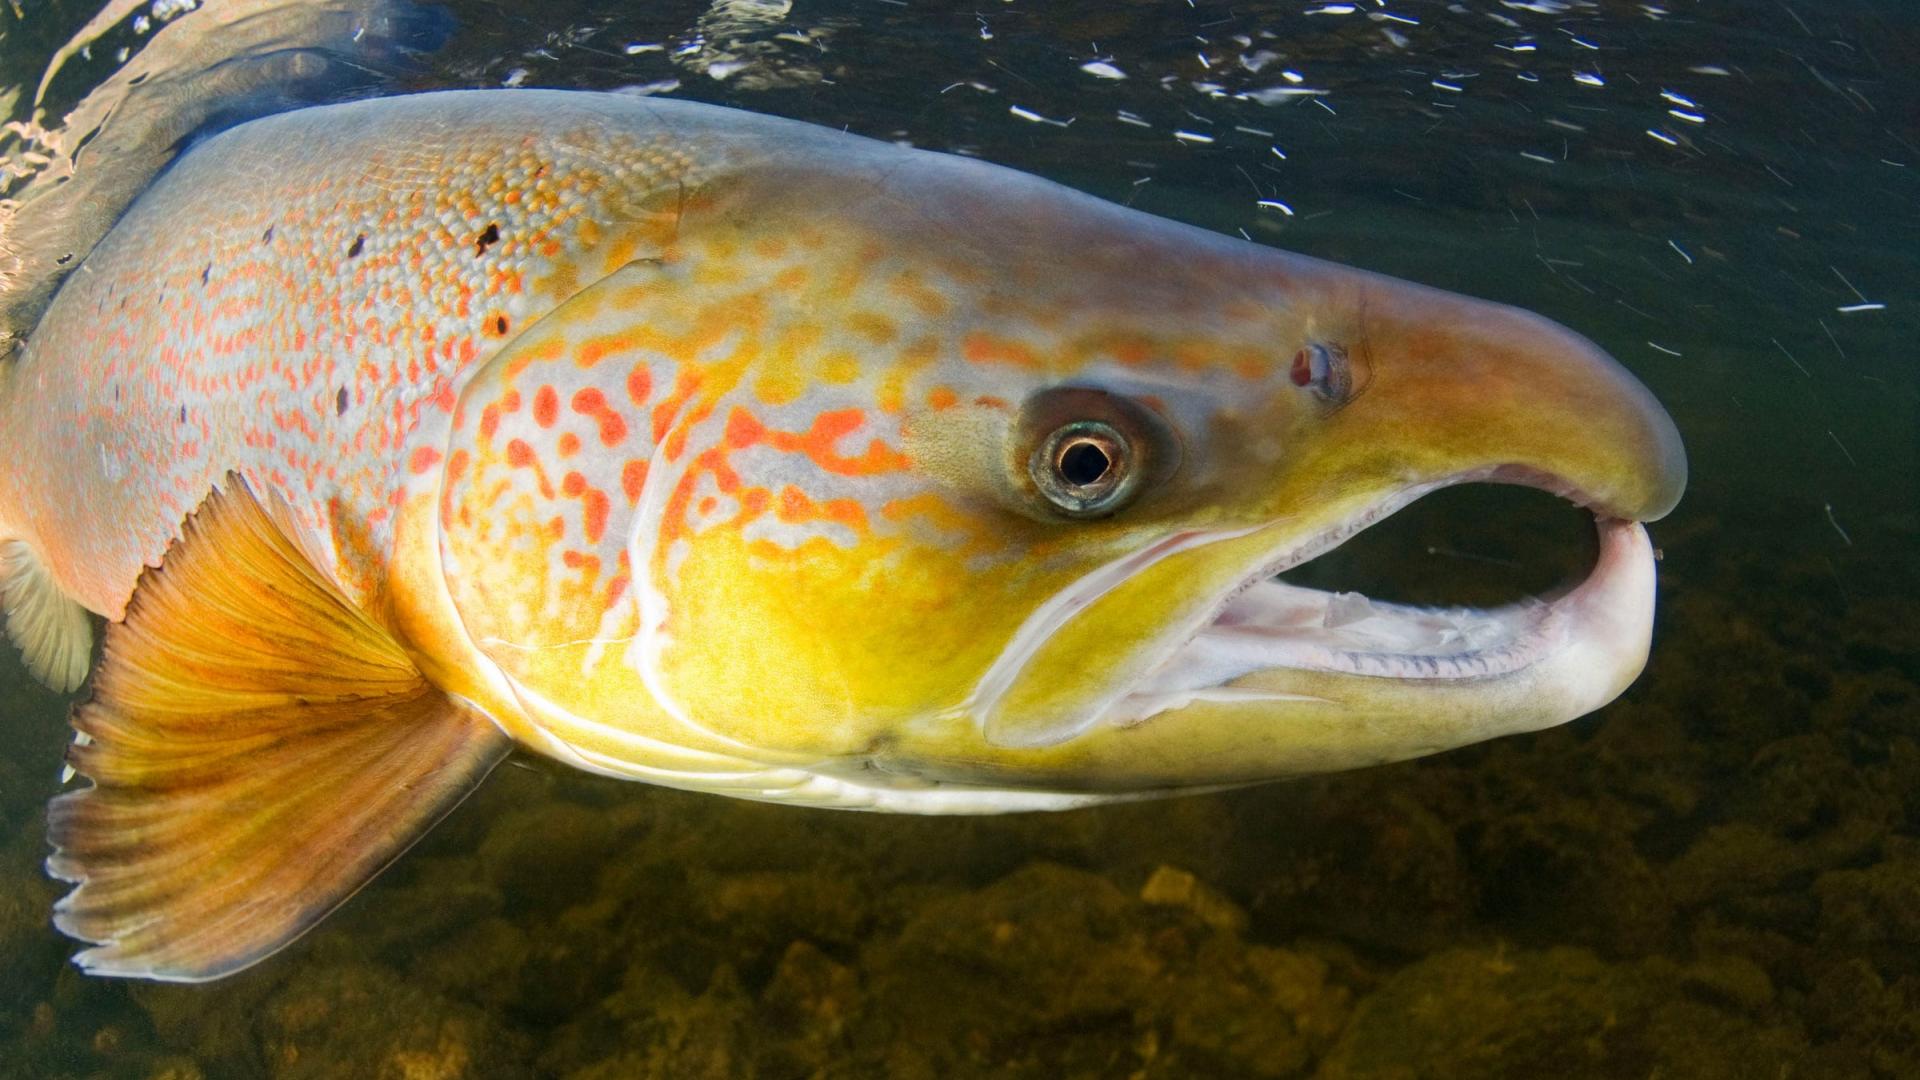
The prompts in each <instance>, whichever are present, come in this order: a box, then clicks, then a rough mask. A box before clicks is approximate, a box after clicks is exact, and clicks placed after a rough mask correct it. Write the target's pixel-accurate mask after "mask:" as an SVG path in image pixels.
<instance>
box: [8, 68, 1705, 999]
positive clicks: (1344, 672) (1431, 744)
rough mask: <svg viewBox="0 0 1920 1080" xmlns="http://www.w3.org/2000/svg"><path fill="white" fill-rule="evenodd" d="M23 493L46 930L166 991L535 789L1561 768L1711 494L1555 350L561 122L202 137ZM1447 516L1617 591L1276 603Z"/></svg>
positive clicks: (14, 512) (1403, 297)
mask: <svg viewBox="0 0 1920 1080" xmlns="http://www.w3.org/2000/svg"><path fill="white" fill-rule="evenodd" d="M0 461H4V466H0V554H3V555H4V559H3V560H0V575H4V577H3V578H0V588H3V589H4V597H5V607H6V613H7V621H8V629H9V632H10V634H11V636H12V638H13V640H14V641H15V643H16V644H17V645H18V646H19V647H20V648H21V649H22V651H23V653H24V656H25V658H26V661H27V663H28V664H29V666H30V667H31V669H32V670H33V671H34V672H35V673H36V674H37V675H39V676H40V677H41V678H42V679H44V680H46V681H47V682H49V683H50V684H52V685H54V686H56V687H60V688H63V689H66V688H73V687H76V686H78V685H79V684H80V683H81V682H82V681H83V680H87V682H88V686H87V689H86V691H85V693H84V696H83V699H82V700H81V703H80V704H79V705H78V706H77V707H76V708H75V711H74V713H73V726H74V728H75V741H74V745H73V747H72V750H71V753H70V756H69V760H70V763H71V767H72V769H73V770H75V771H77V773H78V774H79V776H80V777H81V778H83V780H84V782H83V783H80V784H79V785H78V786H76V787H74V788H73V789H72V790H69V791H67V792H65V793H63V794H61V795H60V796H58V797H57V798H56V799H55V800H54V802H53V805H52V807H51V809H50V812H49V832H50V839H51V842H52V845H53V849H54V853H53V855H52V857H51V858H50V859H49V861H48V867H49V870H50V871H51V873H53V874H54V875H56V876H58V877H59V878H61V879H64V880H66V881H69V882H72V883H73V884H74V886H75V887H74V888H73V890H72V891H71V892H70V893H69V894H68V895H67V896H66V897H65V898H64V899H63V900H62V901H61V902H60V903H59V905H58V908H57V910H56V922H57V924H58V925H59V926H60V928H61V929H62V930H64V931H65V932H66V933H68V934H70V935H72V936H74V937H76V938H79V939H81V940H83V941H86V942H88V943H90V947H88V948H86V949H84V950H83V951H81V952H80V953H79V954H78V956H77V960H78V962H79V963H80V965H81V966H82V967H83V968H85V969H86V970H88V971H91V972H95V973H99V974H103V975H116V976H131V977H142V978H150V979H160V980H172V981H200V980H206V979H212V978H217V977H219V976H222V975H225V974H228V973H231V972H233V971H237V970H240V969H241V968H244V967H246V966H248V965H249V964H252V963H255V962H257V961H259V960H261V959H262V958H264V957H266V956H268V955H271V954H272V953H274V952H275V951H276V950H278V949H280V948H282V947H284V946H285V945H286V944H287V943H288V942H290V941H292V940H293V939H294V938H296V937H297V936H298V935H299V934H300V933H301V932H303V931H304V930H306V929H308V928H310V927H311V926H312V925H314V923H315V922H317V921H318V920H319V919H320V918H322V917H323V916H324V915H325V914H326V913H327V912H328V911H330V910H332V909H333V908H334V907H336V906H338V905H339V904H340V903H342V902H344V901H345V900H346V899H347V898H348V897H349V896H351V895H352V894H353V892H354V891H355V890H357V889H358V888H359V887H361V886H362V885H364V884H365V883H366V881H368V880H369V879H370V878H371V877H372V876H373V875H374V874H376V873H378V871H379V870H380V869H381V868H382V867H384V866H386V865H387V864H389V863H390V862H391V861H392V860H393V859H395V858H397V857H398V856H399V855H400V854H401V852H402V851H404V849H405V848H406V847H407V846H408V845H410V844H411V843H412V842H413V841H414V840H416V839H417V838H418V837H419V836H420V835H421V834H422V833H423V832H424V831H425V830H427V829H428V828H430V827H431V826H432V824H433V823H434V822H435V821H437V820H439V819H440V818H441V817H442V816H444V815H445V814H446V813H447V812H449V811H450V810H451V809H452V808H453V806H455V805H456V804H457V803H458V802H459V800H460V799H461V797H463V796H464V795H465V794H466V793H467V792H469V791H471V790H472V789H473V788H474V787H475V785H477V784H478V783H480V782H481V780H482V779H483V778H484V777H485V776H486V774H487V772H488V771H489V770H490V769H491V768H492V767H493V766H495V765H496V764H497V763H498V762H499V761H500V760H502V758H503V757H505V756H506V755H507V754H508V753H509V751H510V750H511V749H512V748H514V747H522V748H525V749H526V750H529V751H532V752H535V753H539V754H543V755H546V756H549V757H551V758H554V759H557V760H559V761H562V762H565V763H568V764H571V765H574V766H577V767H579V768H582V769H586V770H589V771H592V772H597V773H602V774H606V775H611V776H618V777H625V778H631V779H638V780H645V781H649V782H652V783H656V784H664V785H669V786H674V787H682V788H691V789H697V790H705V791H713V792H719V793H724V794H728V795H734V796H739V797H744V798H752V799H763V800H774V801H783V802H791V803H796V804H804V805H813V806H835V807H851V808H863V809H872V810H885V811H900V812H912V813H987V812H1001V811H1012V810H1030V809H1055V808H1064V807H1073V806H1081V805H1086V804H1089V803H1096V802H1101V801H1106V800H1112V799H1126V798H1140V797H1145V796H1149V795H1162V794H1174V793H1180V792H1189V791H1201V790H1210V789H1218V788H1222V787H1229V786H1234V785H1241V784H1249V783H1255V782H1259V781H1264V780H1272V779H1276V778H1281V777H1287V776H1296V775H1301V774H1305V773H1314V772H1322V771H1328V770H1336V769H1346V768H1353V767H1357V766H1363V765H1368V764H1373V763H1377V762H1386V761H1393V760H1397V759H1402V758H1407V757H1412V756H1416V755H1420V754H1426V753H1431V752H1434V751H1438V750H1443V749H1446V748H1449V747H1454V746H1459V745H1462V744H1466V743H1471V742H1474V741H1478V740H1482V739H1486V738H1490V737H1494V736H1497V735H1501V734H1505V733H1509V732H1517V731H1526V730H1532V729H1537V728H1541V727H1545V726H1549V725H1552V724H1558V723H1562V722H1564V721H1566V720H1569V719H1571V718H1573V717H1576V716H1579V715H1582V714H1584V713H1587V712H1590V711H1592V710H1594V709H1596V708H1598V707H1600V706H1601V705H1603V704H1605V703H1606V702H1608V701H1610V700H1611V699H1613V698H1614V697H1615V696H1617V695H1618V694H1619V693H1620V692H1621V691H1622V690H1624V689H1625V687H1626V686H1627V685H1628V684H1629V683H1631V682H1632V681H1633V679H1634V678H1635V677H1636V676H1637V675H1638V673H1639V671H1640V670H1641V668H1642V666H1643V665H1644V663H1645V659H1646V654H1647V646H1648V641H1649V636H1650V628H1651V621H1652V617H1653V598H1654V570H1653V566H1654V562H1653V553H1652V549H1651V547H1650V544H1649V541H1648V538H1647V534H1646V532H1645V529H1644V528H1643V527H1642V525H1641V524H1640V523H1641V522H1645V521H1649V520H1652V519H1656V518H1658V517H1660V516H1662V515H1663V514H1665V513H1667V512H1668V511H1669V510H1670V509H1671V508H1672V507H1673V506H1674V504H1675V503H1676V501H1677V500H1678V499H1679V497H1680V495H1681V492H1682V489H1683V488H1684V485H1685V480H1686V463H1685V456H1684V453H1683V450H1682V447H1681V444H1680V440H1679V436H1678V434H1677V432H1676V431H1675V428H1674V426H1673V424H1672V422H1671V421H1670V420H1669V419H1668V417H1667V415H1666V413H1665V412H1664V411H1663V410H1662V409H1661V407H1660V406H1659V404H1658V403H1657V402H1656V401H1655V400H1654V398H1653V397H1652V396H1651V395H1650V394H1649V393H1648V391H1647V390H1646V389H1645V388H1644V387H1643V386H1642V385H1641V384H1640V383H1639V382H1637V381H1636V380H1635V379H1634V378H1633V376H1632V375H1630V374H1629V373H1628V372H1627V371H1626V370H1625V369H1623V368H1622V367H1621V366H1620V365H1619V364H1618V363H1616V362H1615V361H1614V360H1612V359H1611V358H1609V357H1608V356H1607V355H1606V354H1605V353H1604V352H1602V351H1601V350H1600V349H1599V348H1598V347H1596V346H1595V345H1594V344H1593V343H1591V342H1589V341H1588V340H1586V339H1585V338H1583V337H1581V336H1579V335H1578V334H1576V333H1574V332H1572V331H1570V330H1568V329H1566V328H1564V327H1561V326H1559V325H1557V324H1555V323H1552V322H1550V321H1548V320H1546V319H1543V318H1540V317H1538V316H1535V315H1531V314H1528V313H1525V312H1522V311H1518V310H1515V309H1512V308H1508V307H1503V306H1500V305H1496V304H1491V303H1487V302H1483V301H1480V300H1475V299H1470V298H1467V297H1462V296H1457V295H1452V294H1449V293H1445V292H1442V291H1439V290H1435V289H1431V288H1426V287H1423V286H1420V285H1415V284H1411V283H1408V282H1402V281H1397V280H1394V279H1391V278H1387V277H1382V276H1379V275H1376V274H1371V273H1367V272H1364V271H1360V270H1356V269H1350V268H1347V267H1342V266H1338V265H1334V264H1330V263H1326V262H1322V261H1318V260H1314V259H1310V258H1305V257H1302V256H1298V255H1294V254H1289V253H1286V252H1283V251H1279V250H1276V249H1273V248H1270V247H1265V246H1261V245H1257V244H1253V243H1250V242H1246V241H1244V240H1241V239H1237V238H1228V237H1223V236H1220V235H1216V234H1213V233H1210V232H1207V231H1204V230H1201V229H1197V228H1193V227H1189V226H1186V225H1182V224H1178V223H1174V222H1170V221H1166V220H1162V219H1158V218H1155V217H1151V216H1148V215H1145V214H1141V213H1137V212H1134V211H1132V210H1128V209H1125V208H1122V207H1119V206H1115V205H1112V204H1109V203H1106V202H1103V201H1101V200H1098V199H1095V198H1093V197H1090V196H1088V195H1085V194H1082V193H1079V192H1076V191H1073V190H1071V189H1068V188H1065V187H1062V186H1059V185H1056V184H1053V183H1050V182H1047V181H1044V180H1041V179H1038V178H1035V177H1032V176H1028V175H1024V174H1021V173H1018V172H1014V171H1011V170H1008V169H1004V168H999V167H996V166H993V165H989V164H985V163H982V162H979V161H975V160H970V159H966V158H962V157H955V156H948V155H942V154H936V153H930V152H925V151H920V150H914V149H909V148H904V147H900V146H896V145H891V144H887V143H881V142H876V141H870V140H867V139H863V138H859V137H856V136H852V135H848V134H844V133H841V132H838V131H832V130H827V129H822V128H819V127H814V126H810V125H806V124H802V123H797V122H792V121H787V120H781V119H775V118H770V117H765V116H758V115H753V114H749V113H744V112H738V111H734V110H729V109H724V108H717V107H712V106H706V105H699V104H693V103H687V102H679V101H667V100H657V99H646V98H635V97H630V96H621V95H607V94H593V93H578V92H560V91H454V92H445V93H433V94H422V95H417V96H407V97H395V98H386V99H379V100H369V101H359V102H352V103H346V104H338V105H330V106H324V107H318V108H310V109H303V110H299V111H295V112H290V113H285V114H281V115H276V116H271V117H267V118H264V119H259V120H254V121H251V122H249V123H246V124H242V125H240V126H238V127H235V128H232V129H230V130H227V131H225V132H222V133H220V134H217V135H215V136H212V137H210V138H208V139H206V140H204V141H203V142H201V143H199V144H198V145H196V146H194V147H193V148H192V149H191V150H190V151H189V152H187V153H186V154H184V155H183V156H182V157H181V158H180V159H179V160H178V161H176V162H175V163H174V164H173V165H172V166H171V167H170V168H169V169H168V170H167V171H166V172H165V173H163V174H162V175H161V176H160V177H159V178H158V179H157V180H156V181H155V182H154V183H153V184H152V185H151V186H150V187H149V188H148V189H147V190H146V191H145V192H144V193H142V194H141V195H140V197H139V198H138V199H137V200H136V201H135V202H134V203H133V205H132V206H131V208H130V209H129V210H128V211H127V212H126V213H125V215H124V216H123V217H122V218H121V219H120V220H119V221H118V222H117V223H116V224H115V225H114V226H113V228H112V229H111V231H110V232H108V233H107V235H106V236H105V237H104V239H102V240H101V241H100V243H99V244H98V245H97V246H96V247H94V248H93V250H92V251H91V252H90V253H89V254H88V255H87V256H86V258H85V261H84V263H83V264H82V265H81V266H80V267H79V268H78V270H76V271H75V272H74V273H73V274H72V275H71V276H70V277H69V278H68V279H67V280H66V281H65V282H64V284H63V285H62V286H61V287H60V290H59V291H58V293H57V294H56V295H55V296H54V297H53V299H52V302H51V303H50V305H49V306H48V307H47V309H46V311H45V313H44V315H43V316H42V317H41V318H40V320H39V322H38V325H37V326H35V327H34V329H33V330H32V332H31V334H30V335H29V336H28V337H27V339H26V341H25V344H24V345H23V346H22V347H21V348H20V349H19V350H18V352H17V354H16V355H15V356H14V357H13V358H11V359H9V360H5V361H3V362H0ZM1464 482H1496V483H1518V484H1526V485H1530V486H1534V487H1538V488H1543V489H1546V490H1549V491H1552V492H1555V493H1557V494H1559V495H1562V496H1564V497H1566V498H1567V499H1569V500H1570V501H1572V502H1574V503H1576V504H1578V505H1580V506H1582V507H1585V508H1586V509H1587V510H1589V511H1590V512H1591V514H1592V516H1593V520H1594V524H1595V528H1596V530H1597V532H1598V535H1599V538H1600V543H1599V551H1600V555H1599V558H1598V560H1597V562H1596V564H1595V566H1594V568H1593V570H1592V571H1591V572H1590V573H1589V575H1588V576H1587V577H1586V578H1585V579H1584V580H1583V581H1581V582H1580V583H1578V584H1577V585H1576V586H1574V587H1572V588H1571V589H1570V590H1568V591H1566V592H1565V593H1564V594H1562V595H1560V596H1558V597H1557V598H1554V599H1552V600H1551V601H1536V602H1529V603H1524V604H1518V605H1514V606H1511V607H1507V608H1500V609H1493V610H1485V611H1480V610H1473V609H1446V610H1439V609H1422V608H1413V607H1407V606H1402V605H1395V604H1389V603H1385V602H1380V601H1373V600H1368V599H1366V598H1365V597H1361V596H1358V595H1355V594H1351V593H1340V594H1331V593H1324V592H1317V591H1315V590H1311V589H1305V588H1301V587H1298V586H1294V585H1290V584H1286V583H1283V582H1281V581H1278V580H1275V578H1276V575H1277V574H1279V573H1280V572H1282V571H1284V570H1286V569H1288V568H1290V567H1293V566H1296V565H1298V564H1300V563H1302V562H1305V561H1306V560H1309V559H1311V558H1313V557H1315V556H1317V555H1319V554H1321V553H1323V552H1325V551H1327V550H1329V549H1331V548H1333V547H1334V546H1336V545H1338V544H1339V543H1341V542H1342V541H1343V540H1345V539H1346V538H1348V537H1349V536H1351V535H1353V534H1354V533H1356V532H1358V531H1359V530H1360V529H1362V528H1365V527H1366V526H1367V525H1369V524H1371V523H1373V522H1375V521H1377V520H1379V519H1380V518H1382V517H1384V516H1386V515H1388V514H1390V513H1392V512H1393V511H1395V510H1396V509H1398V508H1400V507H1402V506H1404V505H1406V504H1407V503H1408V502H1410V501H1412V500H1413V499H1415V498H1418V497H1419V496H1420V495H1422V494H1425V493H1427V492H1430V491H1433V490H1435V489H1437V488H1440V487H1443V486H1446V485H1449V484H1457V483H1464ZM95 615H97V616H102V617H104V618H105V620H106V631H105V640H104V644H103V647H102V649H101V658H100V660H99V661H98V664H97V666H96V667H95V669H94V670H92V671H91V673H90V672H89V661H90V657H91V655H92V633H93V630H92V627H93V625H94V624H93V621H92V616H95ZM89 675H90V678H89Z"/></svg>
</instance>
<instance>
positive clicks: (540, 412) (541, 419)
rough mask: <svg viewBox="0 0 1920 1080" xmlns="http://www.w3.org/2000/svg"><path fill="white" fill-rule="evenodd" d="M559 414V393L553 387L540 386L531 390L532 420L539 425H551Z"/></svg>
mask: <svg viewBox="0 0 1920 1080" xmlns="http://www.w3.org/2000/svg"><path fill="white" fill-rule="evenodd" d="M559 415H560V395H559V394H556V393H554V392H553V387H551V386H542V387H541V388H540V389H538V390H535V391H534V392H533V422H534V423H536V424H539V425H540V426H541V427H552V426H553V422H554V420H555V419H557V418H558V417H559Z"/></svg>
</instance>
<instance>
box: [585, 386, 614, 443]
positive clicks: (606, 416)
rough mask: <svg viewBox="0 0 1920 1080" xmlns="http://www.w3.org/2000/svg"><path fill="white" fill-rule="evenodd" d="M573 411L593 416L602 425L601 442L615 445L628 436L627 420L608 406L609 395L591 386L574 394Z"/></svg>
mask: <svg viewBox="0 0 1920 1080" xmlns="http://www.w3.org/2000/svg"><path fill="white" fill-rule="evenodd" d="M573 411H574V412H577V413H580V414H582V415H584V416H591V417H593V418H594V421H595V422H596V423H598V424H599V425H600V443H601V445H603V446H613V445H615V444H617V443H619V442H620V440H622V439H624V438H626V437H627V421H626V418H624V417H622V416H621V415H620V414H619V413H617V412H614V411H613V410H612V409H611V408H609V407H608V406H607V396H606V395H605V394H602V393H601V392H600V391H599V389H598V388H596V387H592V386H589V387H587V388H586V389H584V390H581V391H579V392H578V393H575V394H574V395H573Z"/></svg>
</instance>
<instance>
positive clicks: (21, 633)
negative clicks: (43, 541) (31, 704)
mask: <svg viewBox="0 0 1920 1080" xmlns="http://www.w3.org/2000/svg"><path fill="white" fill-rule="evenodd" d="M0 597H3V598H4V602H5V606H6V614H7V636H8V637H9V638H12V639H13V643H14V645H16V646H17V647H18V648H19V649H20V654H21V657H22V658H23V659H24V660H25V661H26V664H27V670H28V671H30V672H32V673H33V677H34V678H36V679H39V680H40V681H41V682H43V683H45V684H47V685H48V686H50V687H52V688H53V689H55V690H59V691H61V692H62V693H64V692H66V691H69V690H72V689H74V688H75V687H78V686H79V685H80V683H81V682H82V681H83V680H85V679H86V677H87V668H88V666H89V665H91V664H92V663H93V623H92V622H91V621H89V619H88V617H87V609H86V608H84V607H81V606H80V604H79V602H78V601H76V600H74V599H72V598H71V597H69V596H68V595H67V594H66V593H64V592H61V591H60V586H59V585H57V584H55V583H54V580H53V575H51V574H49V573H47V568H46V566H45V565H44V564H43V563H41V561H40V557H39V556H38V555H36V554H35V553H34V551H33V549H32V548H31V547H29V546H27V543H26V541H24V540H8V541H6V542H5V543H0Z"/></svg>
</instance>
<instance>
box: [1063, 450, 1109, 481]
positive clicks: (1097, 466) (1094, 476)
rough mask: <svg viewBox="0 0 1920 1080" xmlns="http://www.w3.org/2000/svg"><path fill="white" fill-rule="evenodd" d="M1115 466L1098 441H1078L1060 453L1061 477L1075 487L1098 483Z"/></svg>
mask: <svg viewBox="0 0 1920 1080" xmlns="http://www.w3.org/2000/svg"><path fill="white" fill-rule="evenodd" d="M1112 467H1113V461H1112V460H1111V459H1110V458H1108V457H1107V452H1106V451H1105V450H1103V449H1101V448H1100V446H1099V444H1098V443H1093V442H1077V443H1074V444H1073V445H1072V446H1069V447H1067V449H1066V451H1065V452H1064V453H1062V454H1061V455H1060V478H1061V479H1063V480H1065V481H1066V482H1067V483H1069V484H1072V485H1074V486H1075V487H1086V486H1087V485H1088V484H1093V483H1097V482H1098V481H1099V480H1100V478H1101V477H1103V476H1105V475H1107V470H1108V469H1110V468H1112Z"/></svg>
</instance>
